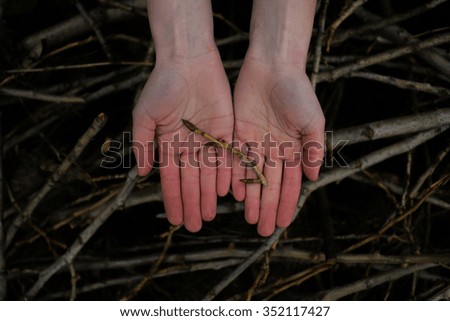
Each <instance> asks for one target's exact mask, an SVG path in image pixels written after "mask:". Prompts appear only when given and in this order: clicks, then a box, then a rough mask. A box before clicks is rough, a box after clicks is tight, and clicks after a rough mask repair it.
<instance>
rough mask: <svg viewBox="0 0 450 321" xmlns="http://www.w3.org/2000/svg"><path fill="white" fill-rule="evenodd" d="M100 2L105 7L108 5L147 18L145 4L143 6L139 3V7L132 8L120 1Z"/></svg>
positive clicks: (107, 0) (108, 0)
mask: <svg viewBox="0 0 450 321" xmlns="http://www.w3.org/2000/svg"><path fill="white" fill-rule="evenodd" d="M98 2H100V3H101V4H104V5H108V6H111V7H114V8H118V9H121V10H124V11H128V12H132V13H135V14H137V15H140V16H142V17H145V18H147V17H148V16H147V12H145V4H144V5H141V4H140V3H137V6H131V5H128V4H125V3H122V2H119V1H114V0H99V1H98Z"/></svg>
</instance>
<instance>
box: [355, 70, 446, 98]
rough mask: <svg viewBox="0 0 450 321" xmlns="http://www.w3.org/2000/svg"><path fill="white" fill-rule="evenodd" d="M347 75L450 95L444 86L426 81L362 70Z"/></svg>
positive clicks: (438, 94) (403, 87) (433, 93)
mask: <svg viewBox="0 0 450 321" xmlns="http://www.w3.org/2000/svg"><path fill="white" fill-rule="evenodd" d="M348 77H355V78H364V79H369V80H374V81H378V82H381V83H384V84H388V85H392V86H395V87H397V88H402V89H411V90H415V91H421V92H425V93H429V94H432V95H436V96H449V95H450V90H449V89H447V88H444V87H438V86H432V85H430V84H427V83H422V82H418V81H411V80H405V79H399V78H395V77H392V76H384V75H379V74H375V73H372V72H364V71H357V72H352V73H350V74H349V75H348Z"/></svg>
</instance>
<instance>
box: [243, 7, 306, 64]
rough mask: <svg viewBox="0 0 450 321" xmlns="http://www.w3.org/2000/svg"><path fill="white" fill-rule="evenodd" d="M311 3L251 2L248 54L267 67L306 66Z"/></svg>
mask: <svg viewBox="0 0 450 321" xmlns="http://www.w3.org/2000/svg"><path fill="white" fill-rule="evenodd" d="M314 12H315V1H313V0H302V1H298V0H277V1H272V0H254V2H253V12H252V19H251V24H250V46H249V50H248V55H249V56H250V57H251V58H252V59H256V60H260V61H263V62H265V63H269V64H280V63H281V64H295V65H299V66H303V68H304V66H305V65H306V61H307V56H308V48H309V42H310V39H311V33H312V25H313V21H314Z"/></svg>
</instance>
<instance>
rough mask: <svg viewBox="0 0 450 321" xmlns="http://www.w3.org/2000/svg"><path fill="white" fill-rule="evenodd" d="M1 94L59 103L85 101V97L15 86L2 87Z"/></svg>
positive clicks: (79, 102)
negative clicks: (50, 93) (46, 92)
mask: <svg viewBox="0 0 450 321" xmlns="http://www.w3.org/2000/svg"><path fill="white" fill-rule="evenodd" d="M0 95H4V96H10V97H16V98H25V99H34V100H41V101H48V102H52V103H57V104H82V103H84V102H85V101H84V99H83V98H80V97H73V96H56V95H49V94H43V93H39V92H35V91H32V90H23V89H14V88H0Z"/></svg>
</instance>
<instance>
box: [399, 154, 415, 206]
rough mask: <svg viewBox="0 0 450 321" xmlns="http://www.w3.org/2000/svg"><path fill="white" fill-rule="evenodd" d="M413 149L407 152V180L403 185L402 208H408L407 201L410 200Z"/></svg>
mask: <svg viewBox="0 0 450 321" xmlns="http://www.w3.org/2000/svg"><path fill="white" fill-rule="evenodd" d="M412 161H413V158H412V151H409V152H408V153H406V182H405V185H404V187H403V193H402V198H401V207H402V209H404V208H406V201H407V200H408V196H409V195H408V191H409V185H410V184H411V168H412Z"/></svg>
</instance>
